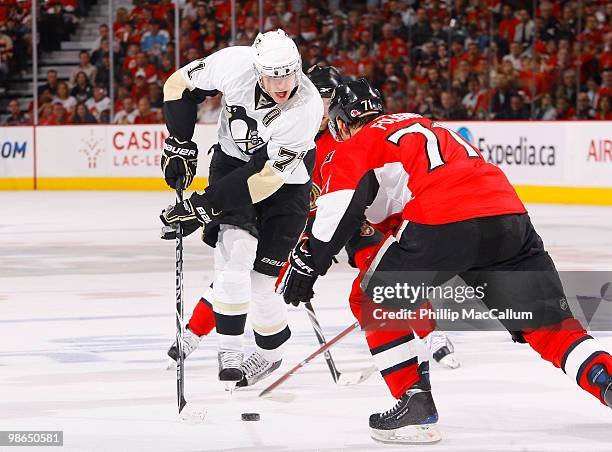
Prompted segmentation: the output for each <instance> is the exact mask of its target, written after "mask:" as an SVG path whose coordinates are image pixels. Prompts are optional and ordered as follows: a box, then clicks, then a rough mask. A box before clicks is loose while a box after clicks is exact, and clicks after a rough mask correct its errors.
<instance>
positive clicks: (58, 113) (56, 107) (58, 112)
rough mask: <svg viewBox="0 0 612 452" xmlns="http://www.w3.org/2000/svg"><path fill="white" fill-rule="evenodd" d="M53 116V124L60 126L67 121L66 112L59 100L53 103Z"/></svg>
mask: <svg viewBox="0 0 612 452" xmlns="http://www.w3.org/2000/svg"><path fill="white" fill-rule="evenodd" d="M53 117H54V118H55V125H58V126H61V125H64V124H67V123H68V112H67V111H66V109H65V108H64V106H63V105H62V104H61V103H60V102H55V103H54V104H53Z"/></svg>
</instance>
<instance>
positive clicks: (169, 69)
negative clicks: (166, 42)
mask: <svg viewBox="0 0 612 452" xmlns="http://www.w3.org/2000/svg"><path fill="white" fill-rule="evenodd" d="M173 73H174V63H173V62H172V60H171V59H170V58H168V57H167V56H163V57H162V59H161V65H160V67H159V69H158V70H157V79H158V80H159V83H161V84H162V85H163V84H164V83H165V82H166V80H168V77H170V76H171V75H172V74H173Z"/></svg>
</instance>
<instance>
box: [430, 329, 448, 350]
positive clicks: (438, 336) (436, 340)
mask: <svg viewBox="0 0 612 452" xmlns="http://www.w3.org/2000/svg"><path fill="white" fill-rule="evenodd" d="M427 345H428V346H429V351H430V352H431V353H434V352H436V351H438V350H440V349H441V348H442V347H444V346H447V347H448V348H449V350H451V345H450V344H449V342H448V339H447V337H446V335H445V334H443V333H441V332H440V331H432V332H431V333H430V334H429V336H427ZM451 351H452V350H451Z"/></svg>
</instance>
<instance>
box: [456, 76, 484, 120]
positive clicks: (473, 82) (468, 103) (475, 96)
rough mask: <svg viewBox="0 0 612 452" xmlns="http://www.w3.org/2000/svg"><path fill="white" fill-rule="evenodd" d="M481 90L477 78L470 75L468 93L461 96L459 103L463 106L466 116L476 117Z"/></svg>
mask: <svg viewBox="0 0 612 452" xmlns="http://www.w3.org/2000/svg"><path fill="white" fill-rule="evenodd" d="M482 94H483V90H482V89H481V88H480V84H479V83H478V78H476V77H470V79H469V81H468V93H467V94H466V95H465V96H464V97H463V100H462V101H461V105H463V107H464V108H465V110H466V112H467V114H468V117H469V118H472V119H475V118H477V116H478V115H477V111H476V110H477V107H478V106H479V105H480V100H481V98H482Z"/></svg>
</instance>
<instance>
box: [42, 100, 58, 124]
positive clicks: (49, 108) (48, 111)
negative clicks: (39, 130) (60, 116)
mask: <svg viewBox="0 0 612 452" xmlns="http://www.w3.org/2000/svg"><path fill="white" fill-rule="evenodd" d="M38 124H39V125H41V126H56V125H58V123H57V120H56V119H55V116H53V104H51V103H50V102H47V103H44V104H43V105H42V106H41V107H40V112H39V114H38Z"/></svg>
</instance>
